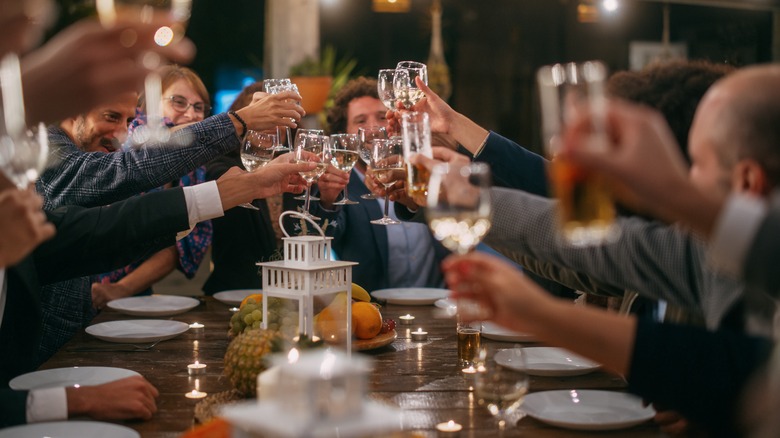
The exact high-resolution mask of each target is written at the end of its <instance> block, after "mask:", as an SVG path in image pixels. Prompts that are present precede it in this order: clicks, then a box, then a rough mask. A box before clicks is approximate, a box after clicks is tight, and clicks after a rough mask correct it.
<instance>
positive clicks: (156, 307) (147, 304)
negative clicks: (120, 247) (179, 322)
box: [107, 295, 200, 316]
mask: <svg viewBox="0 0 780 438" xmlns="http://www.w3.org/2000/svg"><path fill="white" fill-rule="evenodd" d="M198 304H200V301H198V300H196V299H195V298H191V297H180V296H176V295H149V296H143V297H128V298H120V299H118V300H114V301H109V302H108V304H107V306H108V307H109V308H111V309H114V310H116V311H117V312H122V313H124V314H126V315H135V316H169V315H177V314H179V313H184V312H186V311H188V310H190V309H193V308H195V307H197V306H198Z"/></svg>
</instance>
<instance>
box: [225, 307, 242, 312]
mask: <svg viewBox="0 0 780 438" xmlns="http://www.w3.org/2000/svg"><path fill="white" fill-rule="evenodd" d="M228 310H230V311H231V312H238V311H239V310H241V309H239V308H238V307H231V308H229V309H228Z"/></svg>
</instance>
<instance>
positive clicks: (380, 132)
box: [358, 126, 388, 199]
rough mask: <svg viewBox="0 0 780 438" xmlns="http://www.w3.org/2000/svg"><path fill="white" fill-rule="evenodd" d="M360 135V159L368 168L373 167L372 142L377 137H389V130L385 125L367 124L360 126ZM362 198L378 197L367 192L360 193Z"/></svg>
mask: <svg viewBox="0 0 780 438" xmlns="http://www.w3.org/2000/svg"><path fill="white" fill-rule="evenodd" d="M358 136H359V137H360V150H359V151H358V152H359V153H360V159H361V160H363V162H364V163H365V164H366V167H367V168H370V167H371V143H372V142H373V141H374V139H375V138H381V139H387V138H388V137H387V130H386V129H385V128H384V126H365V127H362V128H358ZM360 199H376V196H374V194H373V193H365V194H363V195H360Z"/></svg>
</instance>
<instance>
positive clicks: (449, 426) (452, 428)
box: [436, 420, 463, 433]
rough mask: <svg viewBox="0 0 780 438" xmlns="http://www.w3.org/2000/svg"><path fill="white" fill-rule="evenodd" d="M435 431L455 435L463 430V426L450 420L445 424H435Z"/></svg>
mask: <svg viewBox="0 0 780 438" xmlns="http://www.w3.org/2000/svg"><path fill="white" fill-rule="evenodd" d="M436 429H438V430H439V432H448V433H457V432H460V431H461V430H462V429H463V426H461V425H460V424H458V423H456V422H455V420H450V421H448V422H446V423H439V424H437V425H436Z"/></svg>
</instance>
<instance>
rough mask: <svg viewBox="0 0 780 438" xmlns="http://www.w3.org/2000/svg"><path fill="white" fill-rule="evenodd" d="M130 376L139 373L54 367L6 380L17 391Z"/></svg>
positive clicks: (90, 383) (82, 383)
mask: <svg viewBox="0 0 780 438" xmlns="http://www.w3.org/2000/svg"><path fill="white" fill-rule="evenodd" d="M130 376H140V374H138V373H136V372H135V371H132V370H127V369H124V368H112V367H72V368H54V369H51V370H41V371H33V372H31V373H27V374H22V375H21V376H16V377H14V378H13V379H11V381H10V382H8V385H9V386H10V387H11V389H15V390H17V391H22V390H30V389H43V388H60V387H65V386H73V385H80V386H91V385H100V384H103V383H108V382H113V381H114V380H119V379H123V378H125V377H130Z"/></svg>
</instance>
